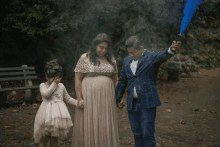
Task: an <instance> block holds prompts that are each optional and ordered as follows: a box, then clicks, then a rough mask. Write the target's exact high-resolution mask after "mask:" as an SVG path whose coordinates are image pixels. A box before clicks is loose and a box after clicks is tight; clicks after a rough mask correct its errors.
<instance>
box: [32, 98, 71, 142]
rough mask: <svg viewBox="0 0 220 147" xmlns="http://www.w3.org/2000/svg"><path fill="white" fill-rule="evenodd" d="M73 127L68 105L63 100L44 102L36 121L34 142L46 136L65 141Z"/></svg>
mask: <svg viewBox="0 0 220 147" xmlns="http://www.w3.org/2000/svg"><path fill="white" fill-rule="evenodd" d="M72 126H73V123H72V120H71V116H70V114H69V111H68V109H67V106H66V104H65V103H64V102H63V101H61V100H55V101H52V102H51V101H43V102H42V104H41V105H40V107H39V109H38V111H37V114H36V117H35V121H34V142H35V143H39V142H40V139H41V138H42V137H43V136H45V135H48V136H54V137H59V138H60V139H65V138H66V137H67V133H68V132H69V130H70V128H71V127H72Z"/></svg>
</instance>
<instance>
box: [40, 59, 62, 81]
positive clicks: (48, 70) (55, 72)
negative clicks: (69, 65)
mask: <svg viewBox="0 0 220 147" xmlns="http://www.w3.org/2000/svg"><path fill="white" fill-rule="evenodd" d="M57 61H58V60H57V59H54V60H50V61H49V62H47V63H46V65H45V68H44V72H45V75H46V76H47V78H53V77H57V76H60V77H62V76H63V72H62V67H61V66H60V65H59V64H58V63H57Z"/></svg>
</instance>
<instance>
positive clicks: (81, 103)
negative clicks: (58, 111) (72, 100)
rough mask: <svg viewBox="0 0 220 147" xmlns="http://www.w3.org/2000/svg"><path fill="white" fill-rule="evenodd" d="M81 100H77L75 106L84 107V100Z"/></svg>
mask: <svg viewBox="0 0 220 147" xmlns="http://www.w3.org/2000/svg"><path fill="white" fill-rule="evenodd" d="M81 101H82V100H78V103H77V107H80V108H84V102H81Z"/></svg>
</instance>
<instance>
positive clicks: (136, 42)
mask: <svg viewBox="0 0 220 147" xmlns="http://www.w3.org/2000/svg"><path fill="white" fill-rule="evenodd" d="M141 46H142V44H141V42H140V39H139V37H138V36H131V37H129V38H128V39H127V40H126V42H125V49H126V50H127V48H131V47H134V49H135V50H140V48H141Z"/></svg>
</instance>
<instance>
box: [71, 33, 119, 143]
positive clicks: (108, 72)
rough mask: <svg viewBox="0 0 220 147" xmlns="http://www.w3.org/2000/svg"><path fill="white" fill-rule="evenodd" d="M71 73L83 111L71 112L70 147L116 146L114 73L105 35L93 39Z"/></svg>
mask: <svg viewBox="0 0 220 147" xmlns="http://www.w3.org/2000/svg"><path fill="white" fill-rule="evenodd" d="M74 71H75V88H76V94H77V100H78V101H80V100H82V99H83V100H84V109H82V108H80V107H77V108H76V111H75V116H74V117H75V118H74V128H73V141H72V147H119V146H120V145H119V137H118V125H117V116H116V102H115V88H116V86H117V82H118V70H117V64H116V60H115V58H114V57H113V54H112V50H111V40H110V38H109V36H108V35H107V34H105V33H101V34H98V35H97V36H96V38H95V39H94V40H93V41H92V44H91V47H90V49H89V51H88V52H87V53H84V54H83V55H82V56H81V57H80V59H79V61H78V63H77V65H76V68H75V70H74ZM80 105H81V104H80V103H78V106H80Z"/></svg>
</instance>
